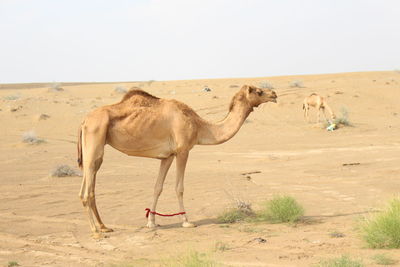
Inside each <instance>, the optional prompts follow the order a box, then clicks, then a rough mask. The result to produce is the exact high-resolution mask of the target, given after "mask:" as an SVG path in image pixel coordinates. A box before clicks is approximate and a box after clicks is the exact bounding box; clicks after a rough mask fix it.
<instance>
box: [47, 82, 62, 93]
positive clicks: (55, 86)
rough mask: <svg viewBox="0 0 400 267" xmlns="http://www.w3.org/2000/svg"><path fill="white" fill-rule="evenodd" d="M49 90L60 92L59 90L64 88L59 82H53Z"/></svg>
mask: <svg viewBox="0 0 400 267" xmlns="http://www.w3.org/2000/svg"><path fill="white" fill-rule="evenodd" d="M49 91H51V92H60V91H64V89H63V88H62V87H61V84H60V83H56V82H53V83H52V84H51V85H50V89H49Z"/></svg>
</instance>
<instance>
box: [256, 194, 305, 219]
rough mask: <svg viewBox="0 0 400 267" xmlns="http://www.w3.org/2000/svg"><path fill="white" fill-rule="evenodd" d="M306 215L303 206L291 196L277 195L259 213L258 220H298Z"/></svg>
mask: <svg viewBox="0 0 400 267" xmlns="http://www.w3.org/2000/svg"><path fill="white" fill-rule="evenodd" d="M303 215H304V209H303V207H302V206H301V205H300V204H299V203H298V202H297V201H296V200H295V199H294V198H293V197H290V196H275V197H274V198H273V199H271V200H269V201H267V202H265V203H264V205H263V209H262V210H261V211H259V212H258V213H257V220H259V221H269V222H271V223H283V222H290V223H293V222H297V221H298V220H299V219H300V218H301V217H302V216H303Z"/></svg>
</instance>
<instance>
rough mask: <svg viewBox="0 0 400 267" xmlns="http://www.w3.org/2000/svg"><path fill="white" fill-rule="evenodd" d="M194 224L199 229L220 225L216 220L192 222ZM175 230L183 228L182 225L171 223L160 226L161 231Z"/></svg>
mask: <svg viewBox="0 0 400 267" xmlns="http://www.w3.org/2000/svg"><path fill="white" fill-rule="evenodd" d="M192 223H194V224H195V225H196V226H197V227H200V226H204V225H211V224H218V221H217V219H215V218H208V219H201V220H197V221H192ZM174 228H182V223H171V224H164V225H160V226H159V229H174Z"/></svg>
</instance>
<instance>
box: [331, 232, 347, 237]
mask: <svg viewBox="0 0 400 267" xmlns="http://www.w3.org/2000/svg"><path fill="white" fill-rule="evenodd" d="M329 236H330V237H332V238H341V237H344V234H343V233H341V232H339V231H333V232H330V233H329Z"/></svg>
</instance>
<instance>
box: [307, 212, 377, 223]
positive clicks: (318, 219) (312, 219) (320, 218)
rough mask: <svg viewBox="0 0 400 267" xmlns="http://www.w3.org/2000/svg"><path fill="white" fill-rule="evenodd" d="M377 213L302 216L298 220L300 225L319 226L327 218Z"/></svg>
mask: <svg viewBox="0 0 400 267" xmlns="http://www.w3.org/2000/svg"><path fill="white" fill-rule="evenodd" d="M375 212H379V210H368V211H356V212H349V213H337V214H332V215H310V216H303V217H302V218H301V220H300V223H302V224H320V223H323V222H324V219H328V218H336V217H346V216H354V215H363V214H369V213H375Z"/></svg>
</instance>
